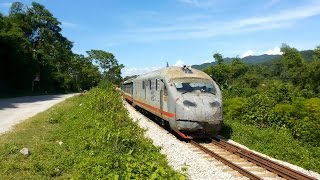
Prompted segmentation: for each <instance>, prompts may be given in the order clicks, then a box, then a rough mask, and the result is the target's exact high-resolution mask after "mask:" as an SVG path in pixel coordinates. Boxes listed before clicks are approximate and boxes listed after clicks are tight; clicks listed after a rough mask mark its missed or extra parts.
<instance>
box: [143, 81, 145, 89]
mask: <svg viewBox="0 0 320 180" xmlns="http://www.w3.org/2000/svg"><path fill="white" fill-rule="evenodd" d="M144 87H145V84H144V81H142V89H144Z"/></svg>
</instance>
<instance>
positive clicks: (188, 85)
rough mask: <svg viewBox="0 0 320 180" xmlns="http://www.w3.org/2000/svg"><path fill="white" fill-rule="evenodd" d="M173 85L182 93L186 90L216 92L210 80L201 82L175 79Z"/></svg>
mask: <svg viewBox="0 0 320 180" xmlns="http://www.w3.org/2000/svg"><path fill="white" fill-rule="evenodd" d="M174 85H175V86H176V88H177V90H178V91H179V92H181V93H182V94H184V93H187V92H197V91H200V92H204V93H212V94H216V93H217V91H216V89H215V87H214V85H213V83H211V82H201V81H191V82H188V81H179V80H175V81H174Z"/></svg>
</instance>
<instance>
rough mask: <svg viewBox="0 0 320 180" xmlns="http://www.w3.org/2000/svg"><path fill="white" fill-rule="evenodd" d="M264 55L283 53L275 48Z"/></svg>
mask: <svg viewBox="0 0 320 180" xmlns="http://www.w3.org/2000/svg"><path fill="white" fill-rule="evenodd" d="M264 54H268V55H281V54H282V52H281V51H280V48H279V47H274V48H273V49H269V50H268V51H266V52H265V53H264Z"/></svg>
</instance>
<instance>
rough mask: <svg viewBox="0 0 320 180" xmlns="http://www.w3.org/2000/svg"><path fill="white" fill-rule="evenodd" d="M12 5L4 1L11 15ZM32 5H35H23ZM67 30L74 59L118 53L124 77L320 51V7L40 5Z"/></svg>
mask: <svg viewBox="0 0 320 180" xmlns="http://www.w3.org/2000/svg"><path fill="white" fill-rule="evenodd" d="M12 2H14V1H11V0H1V1H0V12H2V13H3V14H7V12H8V9H9V7H10V4H11V3H12ZM20 2H22V3H23V4H26V5H30V4H31V2H32V1H29V0H21V1H20ZM36 2H38V3H40V4H43V5H44V6H45V7H46V8H47V9H48V10H49V11H50V12H51V13H52V14H53V15H54V16H55V17H56V18H58V20H59V21H60V22H61V23H62V29H63V32H62V33H63V35H64V36H66V37H67V38H68V39H69V40H71V41H72V42H74V47H73V51H74V52H75V53H78V54H84V55H86V53H85V52H86V51H88V50H91V49H101V50H105V51H108V52H111V53H113V54H114V55H115V57H116V58H117V59H118V61H119V62H120V63H122V64H124V65H125V69H123V71H122V72H123V76H126V75H132V74H141V73H144V72H146V71H150V70H155V69H159V68H161V67H165V66H166V62H168V63H169V65H175V64H186V65H193V64H201V63H204V62H211V61H213V58H212V55H213V53H216V52H218V53H221V54H222V55H223V56H224V57H235V56H239V57H243V56H246V55H260V54H265V53H267V54H279V47H280V46H281V44H282V43H286V44H288V45H290V46H292V47H295V48H297V49H299V50H306V49H314V48H315V47H316V46H318V45H320V33H319V32H320V1H319V0H300V1H298V0H258V1H252V0H238V1H236V0H224V1H221V0H112V1H111V0H92V1H84V0H77V1H76V0H68V1H54V0H51V1H50V0H36Z"/></svg>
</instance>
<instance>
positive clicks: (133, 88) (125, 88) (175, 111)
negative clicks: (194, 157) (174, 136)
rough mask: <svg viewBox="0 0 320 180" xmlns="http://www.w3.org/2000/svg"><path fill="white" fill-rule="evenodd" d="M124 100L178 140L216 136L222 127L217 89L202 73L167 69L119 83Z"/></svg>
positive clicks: (179, 68)
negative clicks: (145, 112)
mask: <svg viewBox="0 0 320 180" xmlns="http://www.w3.org/2000/svg"><path fill="white" fill-rule="evenodd" d="M121 89H122V92H123V96H124V98H125V99H126V100H127V101H128V102H129V103H131V104H132V105H133V106H138V107H139V108H142V109H143V110H146V111H148V112H150V113H152V114H154V115H155V116H156V117H158V118H159V119H161V121H162V122H163V123H164V124H168V125H169V126H170V128H171V129H172V130H174V131H175V132H176V133H178V134H179V135H180V136H181V137H183V138H186V139H192V138H195V137H213V136H216V135H217V134H218V133H219V131H220V129H221V126H222V122H223V110H222V107H223V106H222V95H221V91H220V88H219V87H218V85H217V84H216V83H215V81H213V80H212V78H211V77H210V76H209V75H207V74H206V73H204V72H202V71H200V70H197V69H193V68H190V67H186V66H184V67H167V68H164V69H160V70H157V71H153V72H150V73H147V74H144V75H140V76H138V77H136V78H134V79H130V80H127V81H125V82H123V83H122V87H121Z"/></svg>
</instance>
